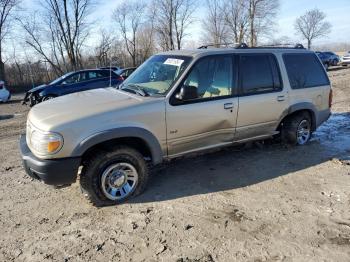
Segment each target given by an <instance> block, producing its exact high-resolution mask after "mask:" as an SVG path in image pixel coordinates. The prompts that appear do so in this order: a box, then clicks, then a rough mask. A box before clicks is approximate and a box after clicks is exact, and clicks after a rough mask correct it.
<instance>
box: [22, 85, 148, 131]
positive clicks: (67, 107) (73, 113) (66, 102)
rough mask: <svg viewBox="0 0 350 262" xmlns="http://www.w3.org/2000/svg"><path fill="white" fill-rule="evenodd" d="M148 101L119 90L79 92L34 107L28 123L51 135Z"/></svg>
mask: <svg viewBox="0 0 350 262" xmlns="http://www.w3.org/2000/svg"><path fill="white" fill-rule="evenodd" d="M146 99H147V98H143V97H138V96H136V95H132V94H130V95H129V94H128V93H125V92H122V91H119V90H117V89H115V88H100V89H94V90H90V91H84V92H77V93H73V94H69V95H65V96H62V97H57V98H55V99H52V100H49V101H46V102H42V103H40V104H38V105H36V106H34V107H33V108H32V109H31V110H30V112H29V115H28V120H29V121H30V122H31V123H32V124H33V125H34V126H36V127H37V128H39V129H41V130H43V131H50V130H52V128H55V127H57V126H59V125H61V124H62V125H67V124H69V123H70V122H73V121H76V120H82V119H84V118H86V117H92V116H97V115H100V114H102V113H105V112H113V111H117V110H120V109H124V108H127V107H129V106H133V105H135V104H140V103H141V102H142V101H143V100H146Z"/></svg>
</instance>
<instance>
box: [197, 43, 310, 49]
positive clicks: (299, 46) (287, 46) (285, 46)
mask: <svg viewBox="0 0 350 262" xmlns="http://www.w3.org/2000/svg"><path fill="white" fill-rule="evenodd" d="M229 45H234V46H233V48H236V49H244V48H253V49H254V48H256V49H258V48H267V49H273V48H283V49H305V47H304V46H303V45H302V44H296V45H293V44H273V45H261V46H254V47H249V46H248V45H247V44H246V43H219V44H207V45H202V46H200V47H198V49H207V48H208V47H219V46H226V47H228V46H229Z"/></svg>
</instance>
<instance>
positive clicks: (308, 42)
mask: <svg viewBox="0 0 350 262" xmlns="http://www.w3.org/2000/svg"><path fill="white" fill-rule="evenodd" d="M307 49H309V50H310V49H311V39H308V40H307Z"/></svg>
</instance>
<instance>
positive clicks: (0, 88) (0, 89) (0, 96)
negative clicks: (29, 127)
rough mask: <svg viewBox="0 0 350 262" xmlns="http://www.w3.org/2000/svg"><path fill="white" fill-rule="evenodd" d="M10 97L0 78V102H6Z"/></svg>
mask: <svg viewBox="0 0 350 262" xmlns="http://www.w3.org/2000/svg"><path fill="white" fill-rule="evenodd" d="M10 98H11V93H10V91H8V90H7V89H6V87H5V82H4V81H1V80H0V102H7V101H9V100H10Z"/></svg>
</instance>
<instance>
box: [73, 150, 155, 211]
mask: <svg viewBox="0 0 350 262" xmlns="http://www.w3.org/2000/svg"><path fill="white" fill-rule="evenodd" d="M118 162H126V163H129V164H131V165H132V166H134V167H135V169H136V170H137V173H138V181H137V184H136V187H135V190H134V192H132V193H131V194H130V195H129V196H128V197H126V198H124V199H122V200H110V199H108V198H107V197H106V196H105V194H104V193H103V190H102V188H101V176H102V173H103V171H104V170H105V168H106V167H107V166H109V165H111V164H113V163H118ZM148 177H149V172H148V167H147V163H146V161H145V160H144V157H143V156H142V155H141V154H140V153H139V152H138V151H137V150H135V149H133V148H130V147H127V146H117V147H114V149H113V150H112V151H98V152H95V153H93V154H91V155H90V157H89V158H88V159H87V160H86V161H85V162H84V165H83V168H82V171H81V174H80V186H81V189H82V192H83V194H84V195H85V197H86V198H87V199H88V200H89V201H90V202H91V203H92V204H93V205H94V206H96V207H101V206H110V205H117V204H120V203H122V202H125V201H126V200H129V199H131V198H132V197H135V196H137V195H139V194H141V193H142V192H143V191H144V190H145V188H146V186H147V182H148Z"/></svg>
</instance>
